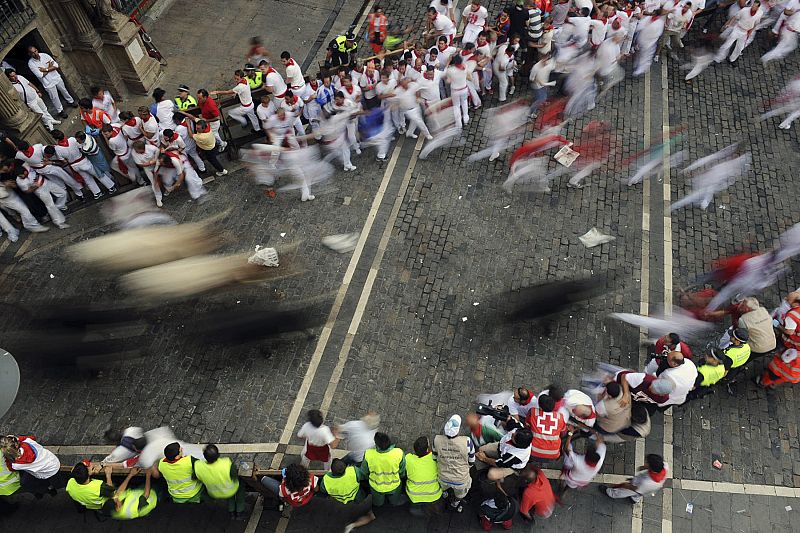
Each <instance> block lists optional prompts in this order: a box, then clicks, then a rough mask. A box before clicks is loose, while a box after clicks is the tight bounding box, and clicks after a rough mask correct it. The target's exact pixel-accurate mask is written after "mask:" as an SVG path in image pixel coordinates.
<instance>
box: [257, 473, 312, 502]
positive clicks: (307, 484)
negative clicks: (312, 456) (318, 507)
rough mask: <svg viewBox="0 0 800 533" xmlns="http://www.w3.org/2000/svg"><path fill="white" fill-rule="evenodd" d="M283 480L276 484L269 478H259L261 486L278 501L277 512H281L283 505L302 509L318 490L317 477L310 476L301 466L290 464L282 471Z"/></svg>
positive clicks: (274, 480)
mask: <svg viewBox="0 0 800 533" xmlns="http://www.w3.org/2000/svg"><path fill="white" fill-rule="evenodd" d="M282 474H283V479H282V480H281V481H280V482H278V480H276V479H272V478H271V477H269V476H264V477H263V478H261V484H262V485H264V487H266V488H267V489H269V490H270V491H271V492H272V493H273V494H274V495H275V496H276V497H277V498H278V500H279V503H278V510H280V511H282V510H283V504H284V503H288V504H289V505H291V506H292V507H302V506H303V505H305V504H307V503H308V502H309V501H311V498H312V497H313V496H314V494H315V493H316V492H317V491H318V490H319V487H318V486H317V481H318V480H317V476H315V475H313V474H311V473H310V472H309V471H308V470H306V468H305V467H304V466H303V465H300V464H296V463H293V464H290V465H289V466H287V467H286V468H284V469H283V472H282Z"/></svg>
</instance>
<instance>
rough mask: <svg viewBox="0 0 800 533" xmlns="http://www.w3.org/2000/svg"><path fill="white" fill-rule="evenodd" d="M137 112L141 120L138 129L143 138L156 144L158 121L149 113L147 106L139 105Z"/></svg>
mask: <svg viewBox="0 0 800 533" xmlns="http://www.w3.org/2000/svg"><path fill="white" fill-rule="evenodd" d="M137 113H138V115H139V119H140V120H141V124H140V129H141V132H142V135H144V140H145V141H147V142H149V143H150V144H153V145H155V146H158V144H159V140H158V121H157V120H156V117H154V116H153V115H151V114H150V108H149V107H147V106H139V109H138V110H137ZM123 133H124V132H123Z"/></svg>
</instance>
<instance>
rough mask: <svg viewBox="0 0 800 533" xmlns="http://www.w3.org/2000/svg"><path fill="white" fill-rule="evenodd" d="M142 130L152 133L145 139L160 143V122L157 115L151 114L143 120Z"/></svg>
mask: <svg viewBox="0 0 800 533" xmlns="http://www.w3.org/2000/svg"><path fill="white" fill-rule="evenodd" d="M141 128H142V132H144V133H147V134H150V136H149V137H147V136H145V139H144V140H145V141H146V142H149V143H153V144H158V142H159V141H158V122H157V121H156V117H154V116H153V115H150V118H148V119H147V120H146V121H145V120H142V126H141Z"/></svg>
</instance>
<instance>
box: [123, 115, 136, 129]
mask: <svg viewBox="0 0 800 533" xmlns="http://www.w3.org/2000/svg"><path fill="white" fill-rule="evenodd" d="M125 125H126V126H131V127H133V126H135V125H136V117H132V118H129V119H128V120H126V121H125Z"/></svg>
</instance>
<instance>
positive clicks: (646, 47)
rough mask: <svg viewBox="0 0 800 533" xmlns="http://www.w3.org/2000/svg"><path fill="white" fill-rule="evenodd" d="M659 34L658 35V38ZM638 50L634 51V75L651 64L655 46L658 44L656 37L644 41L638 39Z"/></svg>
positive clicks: (637, 74) (642, 71)
mask: <svg viewBox="0 0 800 533" xmlns="http://www.w3.org/2000/svg"><path fill="white" fill-rule="evenodd" d="M660 38H661V36H660V35H659V39H660ZM638 41H639V42H638V45H639V51H638V52H636V68H635V69H634V71H633V75H634V76H641V75H642V74H644V73H645V72H647V71H648V70H650V65H652V64H653V56H654V55H655V54H656V47H657V46H658V39H656V40H654V41H645V40H644V39H638Z"/></svg>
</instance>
